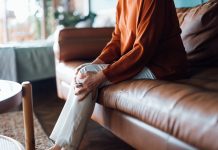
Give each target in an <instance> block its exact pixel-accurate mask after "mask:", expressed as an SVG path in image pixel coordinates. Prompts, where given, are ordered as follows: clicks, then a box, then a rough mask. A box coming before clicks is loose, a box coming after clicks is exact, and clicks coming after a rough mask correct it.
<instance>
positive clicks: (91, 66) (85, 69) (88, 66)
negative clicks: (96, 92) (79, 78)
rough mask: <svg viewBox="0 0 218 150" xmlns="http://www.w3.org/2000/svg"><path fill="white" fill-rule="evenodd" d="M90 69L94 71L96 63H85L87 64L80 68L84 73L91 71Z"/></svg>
mask: <svg viewBox="0 0 218 150" xmlns="http://www.w3.org/2000/svg"><path fill="white" fill-rule="evenodd" d="M90 71H92V72H93V71H94V65H93V64H87V65H85V66H83V67H82V68H81V69H80V70H79V72H80V73H81V74H83V73H87V72H90Z"/></svg>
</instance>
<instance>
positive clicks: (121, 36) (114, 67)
mask: <svg viewBox="0 0 218 150" xmlns="http://www.w3.org/2000/svg"><path fill="white" fill-rule="evenodd" d="M180 33H181V29H180V27H179V22H178V18H177V15H176V10H175V6H174V2H173V0H119V1H118V4H117V14H116V26H115V30H114V32H113V35H112V39H111V41H110V42H109V43H108V44H107V45H106V47H105V48H104V49H103V51H102V53H101V54H100V56H99V57H98V59H100V60H102V61H103V62H105V63H106V64H110V65H109V66H108V68H106V69H105V70H103V73H104V74H105V76H106V77H107V79H108V80H109V81H111V82H113V83H116V82H119V81H122V80H126V79H129V78H131V77H133V76H135V75H136V74H137V73H139V72H140V71H141V70H142V69H143V68H144V67H145V66H146V67H148V68H149V69H151V71H152V72H153V73H154V75H155V76H156V77H157V78H158V79H164V78H169V77H171V76H177V75H179V74H181V73H182V72H184V69H185V67H186V66H185V64H186V53H185V50H184V46H183V43H182V40H181V37H180Z"/></svg>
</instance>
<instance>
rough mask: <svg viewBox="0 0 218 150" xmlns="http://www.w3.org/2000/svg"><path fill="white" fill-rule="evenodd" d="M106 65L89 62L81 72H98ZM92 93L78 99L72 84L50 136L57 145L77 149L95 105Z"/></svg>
mask: <svg viewBox="0 0 218 150" xmlns="http://www.w3.org/2000/svg"><path fill="white" fill-rule="evenodd" d="M106 67H107V65H106V64H100V65H93V64H88V65H86V66H84V67H83V68H81V69H80V73H85V72H89V71H92V72H98V71H101V70H102V69H104V68H106ZM92 94H93V93H90V94H88V96H87V97H86V98H85V99H84V100H83V101H78V100H77V96H76V95H75V94H74V91H73V88H72V86H71V89H70V92H69V94H68V98H67V101H66V103H65V105H64V107H63V110H62V112H61V114H60V116H59V118H58V121H57V123H56V125H55V127H54V129H53V131H52V133H51V135H50V138H51V139H52V140H54V141H55V144H56V145H59V146H61V147H65V148H66V149H74V148H75V149H76V148H77V147H78V146H79V144H80V142H81V139H82V137H83V134H84V131H85V128H86V125H87V122H88V120H89V118H90V117H91V115H92V112H93V109H94V106H95V100H92V96H93V95H92Z"/></svg>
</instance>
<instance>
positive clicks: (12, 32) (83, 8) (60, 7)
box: [0, 0, 207, 43]
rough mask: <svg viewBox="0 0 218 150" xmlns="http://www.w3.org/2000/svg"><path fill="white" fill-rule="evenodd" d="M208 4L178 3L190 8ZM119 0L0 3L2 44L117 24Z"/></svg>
mask: <svg viewBox="0 0 218 150" xmlns="http://www.w3.org/2000/svg"><path fill="white" fill-rule="evenodd" d="M205 1H207V0H175V4H176V6H177V7H190V6H195V5H198V4H201V3H203V2H205ZM116 3H117V0H19V1H16V0H0V32H1V33H2V34H0V43H8V42H14V41H17V42H21V41H33V40H41V39H47V38H52V34H53V33H54V32H55V30H56V29H57V27H58V26H60V25H62V26H64V27H68V26H71V27H102V26H104V27H105V26H113V25H114V23H115V7H116Z"/></svg>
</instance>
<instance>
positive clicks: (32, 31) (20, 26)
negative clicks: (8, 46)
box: [0, 0, 55, 43]
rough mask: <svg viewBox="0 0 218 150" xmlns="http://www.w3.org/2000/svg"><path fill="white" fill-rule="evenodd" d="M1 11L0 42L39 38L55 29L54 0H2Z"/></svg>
mask: <svg viewBox="0 0 218 150" xmlns="http://www.w3.org/2000/svg"><path fill="white" fill-rule="evenodd" d="M0 11H1V12H0V32H1V33H3V34H1V36H0V43H7V42H14V41H16V42H22V41H32V40H39V39H43V38H46V37H48V36H49V34H51V33H52V32H53V31H54V28H55V26H53V25H52V23H54V19H53V18H54V17H53V13H52V0H0ZM48 27H49V28H48Z"/></svg>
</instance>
